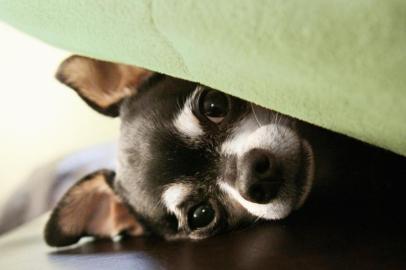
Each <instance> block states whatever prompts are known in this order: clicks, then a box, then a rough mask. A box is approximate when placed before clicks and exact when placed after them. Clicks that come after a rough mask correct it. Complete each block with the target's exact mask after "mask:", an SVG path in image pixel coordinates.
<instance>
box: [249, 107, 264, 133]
mask: <svg viewBox="0 0 406 270" xmlns="http://www.w3.org/2000/svg"><path fill="white" fill-rule="evenodd" d="M250 105H251V110H252V114H253V115H254V118H255V121H257V123H258V127H262V124H261V122H259V119H258V117H257V114H256V113H255V109H254V105H252V103H250Z"/></svg>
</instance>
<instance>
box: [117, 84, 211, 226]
mask: <svg viewBox="0 0 406 270" xmlns="http://www.w3.org/2000/svg"><path fill="white" fill-rule="evenodd" d="M196 87H197V85H196V84H194V83H190V82H187V81H183V80H177V79H173V78H166V79H164V80H163V81H161V82H159V83H157V84H156V85H155V86H154V87H151V88H149V89H145V90H144V91H141V92H140V94H139V96H135V97H133V98H130V99H128V100H126V101H125V102H124V103H123V105H122V110H121V112H120V115H121V120H122V125H121V135H120V142H119V147H120V150H119V154H118V156H119V162H118V168H117V181H118V182H119V185H120V186H121V189H122V190H125V192H124V193H125V194H126V195H125V196H126V199H127V200H128V201H129V203H130V204H131V205H132V206H133V207H134V208H135V210H136V211H137V212H138V213H140V214H141V215H146V216H148V218H157V217H162V216H164V215H165V213H166V212H167V210H168V209H167V206H166V205H165V202H164V200H163V199H162V198H163V197H162V195H163V193H164V191H165V187H167V186H168V185H170V184H171V183H179V182H190V183H194V185H196V184H198V183H203V182H205V181H208V179H214V178H215V168H216V166H215V165H214V162H215V160H214V159H210V155H211V153H210V151H209V149H208V148H207V146H206V145H204V144H200V145H195V144H194V145H193V147H192V146H191V145H190V141H189V140H188V139H185V136H188V135H194V134H196V128H198V121H197V120H196V122H195V124H196V127H193V126H192V125H190V123H189V122H190V121H193V120H194V115H193V113H192V111H191V107H190V104H188V102H189V101H190V99H191V98H192V97H193V93H194V92H195V91H196ZM188 123H189V125H188ZM192 124H193V123H192ZM193 132H195V133H193ZM202 186H205V185H204V184H202ZM172 191H173V190H172ZM167 194H168V193H167ZM185 197H186V196H185Z"/></svg>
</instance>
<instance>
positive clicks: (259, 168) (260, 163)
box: [253, 155, 271, 175]
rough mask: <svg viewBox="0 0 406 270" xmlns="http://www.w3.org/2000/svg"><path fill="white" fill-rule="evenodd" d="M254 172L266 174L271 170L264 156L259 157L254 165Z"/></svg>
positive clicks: (267, 159)
mask: <svg viewBox="0 0 406 270" xmlns="http://www.w3.org/2000/svg"><path fill="white" fill-rule="evenodd" d="M253 169H254V171H255V172H256V173H257V174H260V175H261V174H266V173H267V172H269V170H270V169H271V163H270V161H269V158H268V157H267V156H266V155H261V156H260V157H258V159H257V160H256V161H255V163H254V168H253Z"/></svg>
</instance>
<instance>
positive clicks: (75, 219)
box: [45, 56, 406, 246]
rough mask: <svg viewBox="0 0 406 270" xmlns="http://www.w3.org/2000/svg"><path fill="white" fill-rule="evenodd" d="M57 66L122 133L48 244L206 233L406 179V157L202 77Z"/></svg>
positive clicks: (48, 234)
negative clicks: (110, 158)
mask: <svg viewBox="0 0 406 270" xmlns="http://www.w3.org/2000/svg"><path fill="white" fill-rule="evenodd" d="M56 77H57V79H58V80H59V81H61V82H62V83H64V84H66V85H67V86H69V87H71V88H72V89H74V90H75V91H76V92H77V94H78V95H79V96H80V97H81V98H82V99H83V100H84V101H85V102H86V103H87V104H88V105H89V106H90V107H92V108H93V109H95V110H96V111H98V112H100V113H102V114H104V115H108V116H111V117H118V116H119V117H120V118H121V132H120V134H121V135H120V138H119V150H118V158H117V159H118V162H117V163H118V165H117V169H116V171H115V172H113V171H111V170H99V171H96V172H94V173H92V174H90V175H88V176H86V177H85V178H84V179H82V180H80V181H79V182H77V183H76V184H75V185H74V186H73V187H71V188H70V189H69V190H68V191H67V193H66V194H65V195H64V196H63V198H62V199H61V200H60V202H59V203H58V205H57V206H56V207H55V209H54V210H53V212H52V214H51V216H50V219H49V221H48V223H47V225H46V228H45V240H46V242H47V243H48V244H49V245H50V246H66V245H71V244H74V243H76V242H78V241H79V240H80V238H81V237H83V236H94V237H98V238H110V237H114V236H116V235H120V234H125V235H130V236H141V235H149V234H152V235H158V236H160V237H163V238H165V239H168V240H174V239H203V238H207V237H210V236H213V235H216V234H219V233H222V232H227V231H230V230H233V229H236V228H240V227H244V226H246V225H247V224H251V223H253V222H255V221H256V220H258V219H261V220H281V219H284V218H286V217H288V216H289V215H291V214H292V213H293V212H295V210H297V209H300V208H302V206H303V205H304V204H305V203H306V202H307V201H309V200H311V198H318V197H320V198H329V199H330V202H331V201H333V202H335V203H336V204H339V205H344V203H345V202H348V203H349V205H352V204H354V203H360V204H361V205H363V204H365V202H366V200H365V198H381V197H380V196H381V195H376V194H382V191H383V190H385V189H386V188H387V186H390V185H391V184H392V182H403V181H400V179H402V178H403V180H405V179H406V172H405V167H406V166H404V164H405V162H404V158H402V157H400V156H397V155H395V154H393V153H389V152H388V151H385V150H382V149H378V148H375V147H372V146H370V145H367V144H365V143H362V142H360V141H357V140H354V139H351V138H349V137H346V136H344V135H340V134H336V133H333V132H330V131H327V130H325V129H322V128H320V127H316V126H314V125H311V124H308V123H305V122H303V121H300V120H298V119H295V118H292V117H289V116H286V115H283V114H281V113H278V112H275V111H273V110H270V109H265V108H263V107H261V106H258V105H255V104H253V103H250V102H247V101H244V100H242V99H239V98H237V97H233V96H230V95H227V94H225V93H223V92H221V91H218V90H215V89H212V88H210V87H208V86H204V85H201V84H199V83H196V82H191V81H187V80H183V79H178V78H174V77H171V76H168V75H163V74H159V73H155V72H152V71H149V70H146V69H142V68H138V67H135V66H129V65H125V64H118V63H111V62H106V61H100V60H95V59H91V58H87V57H83V56H71V57H69V58H68V59H67V60H65V61H64V62H63V63H62V64H61V66H60V67H59V69H58V72H57V75H56ZM377 164H378V165H379V166H377ZM388 164H389V165H388ZM381 168H383V169H382V170H381V171H382V172H383V173H380V172H378V170H377V169H381ZM371 178H378V180H379V181H378V182H379V183H380V184H379V185H377V186H376V185H375V182H373V181H372V180H371ZM390 183H391V184H390ZM375 191H377V192H375ZM332 194H336V196H335V197H334V196H333V195H332ZM348 194H355V196H354V198H355V199H354V198H353V197H352V196H350V195H348Z"/></svg>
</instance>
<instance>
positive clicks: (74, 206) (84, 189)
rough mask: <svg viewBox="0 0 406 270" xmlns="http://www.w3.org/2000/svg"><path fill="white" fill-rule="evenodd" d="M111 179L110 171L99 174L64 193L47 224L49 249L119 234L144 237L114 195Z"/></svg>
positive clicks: (89, 177) (141, 228)
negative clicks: (84, 237) (87, 239)
mask: <svg viewBox="0 0 406 270" xmlns="http://www.w3.org/2000/svg"><path fill="white" fill-rule="evenodd" d="M114 176H115V173H114V172H112V171H108V170H100V171H97V172H95V173H92V174H90V175H88V176H86V177H85V178H83V179H82V180H80V181H79V182H78V183H76V184H75V185H74V186H73V187H72V188H70V190H68V191H67V192H66V194H65V195H64V196H63V198H62V199H61V200H60V202H59V203H58V205H57V206H56V208H55V209H54V210H53V212H52V214H51V217H50V219H49V220H48V223H47V224H46V227H45V241H46V242H47V244H48V245H50V246H55V247H61V246H67V245H71V244H74V243H76V242H78V241H79V239H80V238H81V237H83V236H95V237H99V238H111V237H113V236H116V235H119V234H121V233H126V234H129V235H134V236H136V235H141V234H143V232H144V230H143V227H142V226H141V225H140V224H139V223H138V222H137V220H136V218H135V217H134V215H133V214H132V213H131V211H130V209H129V208H128V206H127V205H126V204H125V203H124V202H123V201H122V199H121V198H120V197H119V196H118V195H116V193H115V192H114V191H113V181H114Z"/></svg>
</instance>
